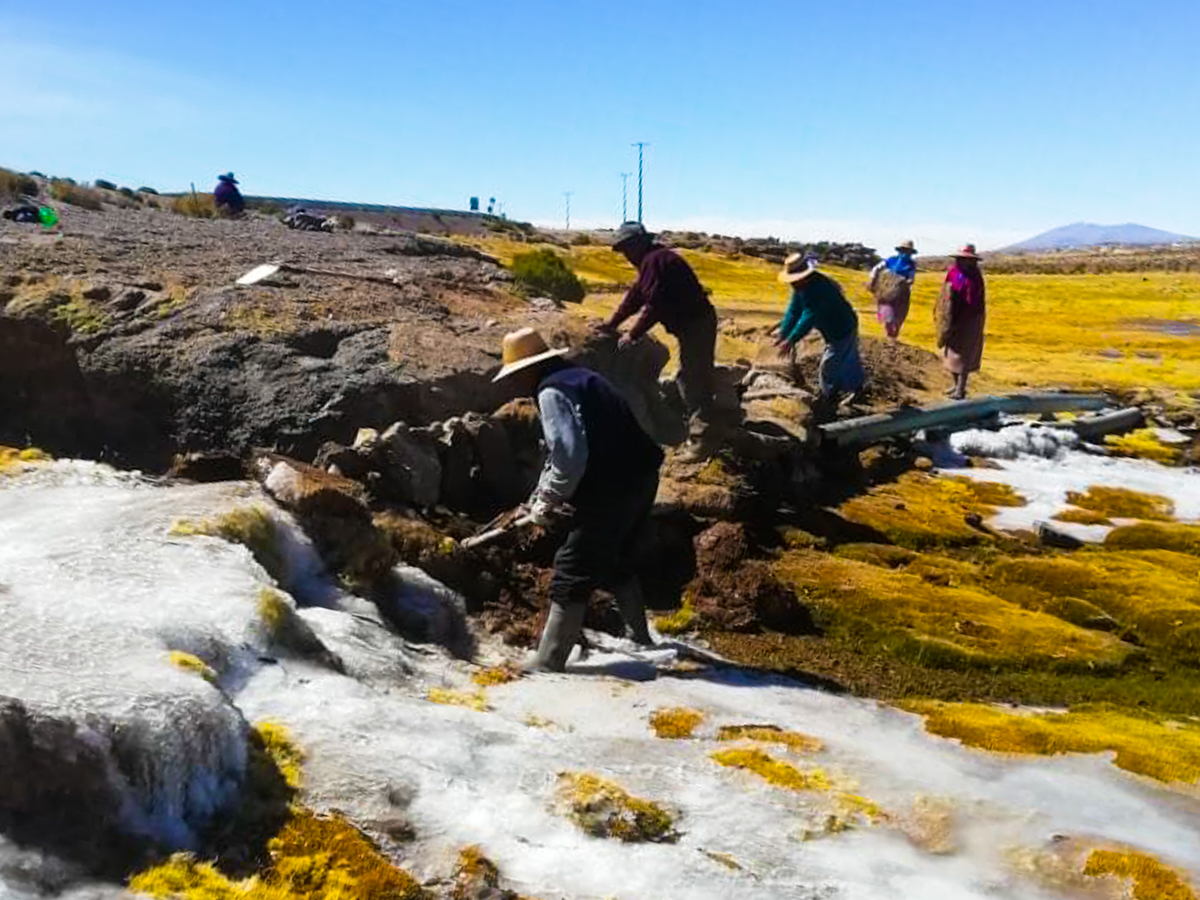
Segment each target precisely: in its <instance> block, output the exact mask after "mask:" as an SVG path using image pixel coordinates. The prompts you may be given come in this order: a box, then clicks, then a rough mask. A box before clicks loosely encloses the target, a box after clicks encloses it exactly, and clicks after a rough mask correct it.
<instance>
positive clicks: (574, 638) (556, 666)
mask: <svg viewBox="0 0 1200 900" xmlns="http://www.w3.org/2000/svg"><path fill="white" fill-rule="evenodd" d="M586 614H587V604H586V603H573V604H571V605H570V606H565V607H564V606H560V605H559V604H557V603H551V604H550V612H549V613H547V614H546V627H545V629H544V630H543V631H542V640H541V643H539V644H538V648H537V653H535V654H534V656H533V659H532V660H530V661H529V662H528V663H527V664H526V665H525V666H524V670H525V671H526V672H561V671H563V670H564V669H565V668H566V667H567V658H568V657H569V656H570V655H571V651H572V650H573V649H574V648H575V644H576V643H577V642H578V641H579V635H580V634H581V633H582V632H583V617H584V616H585V615H586Z"/></svg>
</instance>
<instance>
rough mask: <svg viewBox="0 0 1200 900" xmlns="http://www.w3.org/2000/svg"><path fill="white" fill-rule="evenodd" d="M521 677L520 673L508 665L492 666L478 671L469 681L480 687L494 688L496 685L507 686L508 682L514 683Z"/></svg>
mask: <svg viewBox="0 0 1200 900" xmlns="http://www.w3.org/2000/svg"><path fill="white" fill-rule="evenodd" d="M520 677H521V673H520V672H519V671H518V670H517V669H515V668H513V667H512V666H509V665H504V666H492V667H490V668H486V669H480V670H479V671H478V672H476V673H475V674H474V675H472V676H471V680H472V681H473V682H475V683H476V684H477V685H479V686H480V687H494V686H495V685H498V684H508V683H509V682H510V681H516V680H517V679H518V678H520Z"/></svg>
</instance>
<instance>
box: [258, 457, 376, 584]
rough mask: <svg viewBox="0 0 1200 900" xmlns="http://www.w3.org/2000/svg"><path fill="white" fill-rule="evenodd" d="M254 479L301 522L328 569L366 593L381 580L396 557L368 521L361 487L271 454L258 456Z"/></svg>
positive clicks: (368, 517)
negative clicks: (363, 589)
mask: <svg viewBox="0 0 1200 900" xmlns="http://www.w3.org/2000/svg"><path fill="white" fill-rule="evenodd" d="M252 467H253V470H254V472H255V475H256V476H257V478H258V479H259V481H260V482H261V483H262V485H263V487H264V488H265V489H266V491H267V493H269V494H270V495H271V496H272V497H273V498H274V499H275V501H276V502H278V503H279V504H281V505H282V506H284V507H285V508H286V509H288V510H289V511H291V512H292V513H294V514H295V515H296V517H297V518H298V519H299V520H300V524H301V525H302V526H303V528H304V530H305V531H306V532H307V533H308V534H309V536H310V537H311V538H312V539H313V541H314V543H315V544H316V546H317V549H318V550H319V551H320V553H321V556H322V558H323V559H324V560H325V562H326V563H327V564H328V565H329V567H330V568H331V569H333V570H334V571H335V572H337V573H339V574H340V575H342V576H343V577H344V578H346V579H347V580H348V581H350V582H351V583H353V584H355V585H359V586H362V587H364V588H368V587H370V586H371V585H373V584H375V583H377V582H379V581H380V580H381V579H383V578H385V577H386V576H387V575H388V573H389V572H390V571H391V569H392V566H394V565H395V564H396V562H397V561H398V556H397V554H396V551H395V549H394V548H393V547H392V544H391V542H390V541H389V540H388V539H387V537H386V535H384V534H382V533H380V532H379V531H378V530H377V529H376V528H375V526H374V524H373V523H372V521H371V512H370V510H369V509H368V508H367V505H366V497H365V491H364V489H363V486H362V485H360V484H359V483H358V482H356V481H351V480H350V479H349V478H343V477H341V476H339V475H333V474H331V473H329V472H324V471H322V470H320V469H318V468H315V467H314V466H309V465H306V464H304V463H301V462H297V461H296V460H292V459H287V458H286V457H283V456H279V455H277V454H274V453H259V454H257V455H256V456H255V458H254V461H253V464H252Z"/></svg>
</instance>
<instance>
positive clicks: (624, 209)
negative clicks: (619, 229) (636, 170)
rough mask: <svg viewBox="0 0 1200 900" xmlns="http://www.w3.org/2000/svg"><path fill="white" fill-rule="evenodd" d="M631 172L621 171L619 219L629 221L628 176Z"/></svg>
mask: <svg viewBox="0 0 1200 900" xmlns="http://www.w3.org/2000/svg"><path fill="white" fill-rule="evenodd" d="M632 174H633V173H632V172H622V173H621V221H622V222H628V221H629V176H630V175H632Z"/></svg>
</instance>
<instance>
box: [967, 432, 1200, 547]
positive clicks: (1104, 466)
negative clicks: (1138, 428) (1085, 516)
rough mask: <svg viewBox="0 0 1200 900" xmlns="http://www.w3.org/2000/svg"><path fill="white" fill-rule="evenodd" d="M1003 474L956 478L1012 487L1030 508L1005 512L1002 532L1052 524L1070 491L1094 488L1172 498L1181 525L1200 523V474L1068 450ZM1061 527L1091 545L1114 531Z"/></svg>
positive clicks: (1029, 459)
mask: <svg viewBox="0 0 1200 900" xmlns="http://www.w3.org/2000/svg"><path fill="white" fill-rule="evenodd" d="M1000 466H1001V468H999V469H981V468H970V469H957V470H955V474H957V475H965V476H967V477H968V478H975V479H978V480H980V481H996V482H1000V483H1001V484H1007V485H1010V486H1011V487H1012V488H1013V490H1015V491H1016V492H1017V493H1018V494H1020V495H1021V497H1023V498H1024V499H1025V500H1026V501H1027V505H1025V506H1019V507H1003V508H1001V509H1000V511H999V513H998V515H997V516H996V517H995V518H994V519H993V520H992V523H991V524H992V525H994V526H995V527H997V528H1002V529H1019V528H1032V527H1034V526H1035V525H1036V524H1037V523H1038V522H1050V521H1051V520H1052V518H1053V516H1054V515H1055V514H1056V513H1059V512H1062V511H1063V510H1064V509H1066V508H1067V507H1068V506H1069V504H1068V503H1067V493H1068V491H1076V492H1079V493H1084V492H1086V491H1087V489H1088V488H1089V487H1091V486H1093V485H1100V486H1104V487H1121V488H1128V489H1130V490H1134V491H1139V492H1141V493H1146V494H1158V495H1160V496H1163V497H1169V498H1170V499H1171V500H1172V501H1173V502H1174V503H1175V516H1176V518H1177V519H1179V521H1181V522H1194V521H1197V520H1200V473H1197V472H1196V471H1195V470H1194V469H1184V468H1172V467H1167V466H1162V465H1159V464H1158V463H1153V462H1149V461H1147V460H1140V459H1124V458H1121V457H1108V456H1097V455H1094V454H1090V453H1082V452H1080V451H1077V450H1064V451H1062V452H1061V453H1059V454H1058V455H1057V456H1056V457H1054V458H1051V459H1047V458H1044V457H1040V456H1018V457H1017V458H1015V459H1011V460H1005V461H1003V462H1001V463H1000ZM1052 524H1053V525H1054V527H1055V528H1057V529H1059V530H1062V531H1066V532H1068V533H1070V534H1073V535H1075V536H1076V537H1079V538H1081V539H1082V540H1085V541H1101V540H1103V539H1104V536H1105V535H1106V534H1108V532H1109V531H1111V530H1112V529H1111V528H1109V527H1107V526H1103V525H1077V524H1073V523H1068V522H1053V523H1052Z"/></svg>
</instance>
